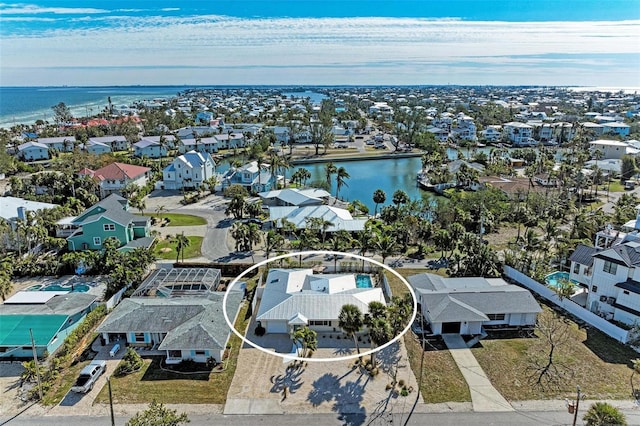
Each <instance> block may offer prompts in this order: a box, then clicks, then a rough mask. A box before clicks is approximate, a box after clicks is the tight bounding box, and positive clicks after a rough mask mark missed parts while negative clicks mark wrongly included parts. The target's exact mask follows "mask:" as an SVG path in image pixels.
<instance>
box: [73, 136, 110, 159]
mask: <svg viewBox="0 0 640 426" xmlns="http://www.w3.org/2000/svg"><path fill="white" fill-rule="evenodd" d="M80 148H81V149H84V150H85V151H87V152H88V153H89V154H94V155H100V154H107V153H109V152H111V147H110V146H109V145H107V144H106V143H104V142H98V141H94V140H91V139H89V140H88V141H87V143H84V144H82V145H80Z"/></svg>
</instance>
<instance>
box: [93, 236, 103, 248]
mask: <svg viewBox="0 0 640 426" xmlns="http://www.w3.org/2000/svg"><path fill="white" fill-rule="evenodd" d="M93 245H94V246H101V245H102V240H101V239H100V237H93Z"/></svg>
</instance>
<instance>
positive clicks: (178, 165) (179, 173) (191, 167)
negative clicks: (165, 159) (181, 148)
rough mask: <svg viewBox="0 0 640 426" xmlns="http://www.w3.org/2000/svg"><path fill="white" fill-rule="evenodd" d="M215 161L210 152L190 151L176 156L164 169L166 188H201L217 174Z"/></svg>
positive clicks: (163, 177)
mask: <svg viewBox="0 0 640 426" xmlns="http://www.w3.org/2000/svg"><path fill="white" fill-rule="evenodd" d="M215 170H216V169H215V163H214V161H213V159H212V158H211V156H210V155H209V154H208V153H204V154H203V153H200V152H196V151H189V152H187V153H186V154H182V155H180V156H178V157H177V158H175V159H174V160H173V161H172V162H171V164H169V165H168V166H167V167H165V168H164V170H163V171H162V182H163V186H164V189H182V188H199V187H201V186H203V185H204V184H205V183H206V181H207V180H208V179H209V178H211V177H213V176H214V175H215Z"/></svg>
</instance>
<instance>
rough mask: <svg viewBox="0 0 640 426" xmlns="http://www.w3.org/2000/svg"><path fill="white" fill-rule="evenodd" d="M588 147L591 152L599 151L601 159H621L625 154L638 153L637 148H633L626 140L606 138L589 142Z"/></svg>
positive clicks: (639, 151)
mask: <svg viewBox="0 0 640 426" xmlns="http://www.w3.org/2000/svg"><path fill="white" fill-rule="evenodd" d="M589 148H590V150H591V151H592V152H595V151H600V152H601V153H602V157H601V158H600V159H601V160H603V159H607V160H621V159H622V157H623V156H625V155H637V154H638V153H640V150H639V149H638V148H634V147H632V146H631V145H629V144H628V143H626V142H622V141H615V140H606V139H598V140H596V141H592V142H589Z"/></svg>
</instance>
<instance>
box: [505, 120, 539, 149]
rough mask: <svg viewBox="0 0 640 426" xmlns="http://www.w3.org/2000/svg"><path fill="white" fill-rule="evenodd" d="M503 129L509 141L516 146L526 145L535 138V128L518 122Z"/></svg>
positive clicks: (506, 125)
mask: <svg viewBox="0 0 640 426" xmlns="http://www.w3.org/2000/svg"><path fill="white" fill-rule="evenodd" d="M502 128H503V129H504V133H505V134H506V135H507V138H508V139H509V141H510V142H511V143H513V144H514V145H526V144H528V143H529V142H530V140H531V139H532V136H533V127H532V126H530V125H528V124H525V123H520V122H518V121H511V122H509V123H505V124H503V126H502Z"/></svg>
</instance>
